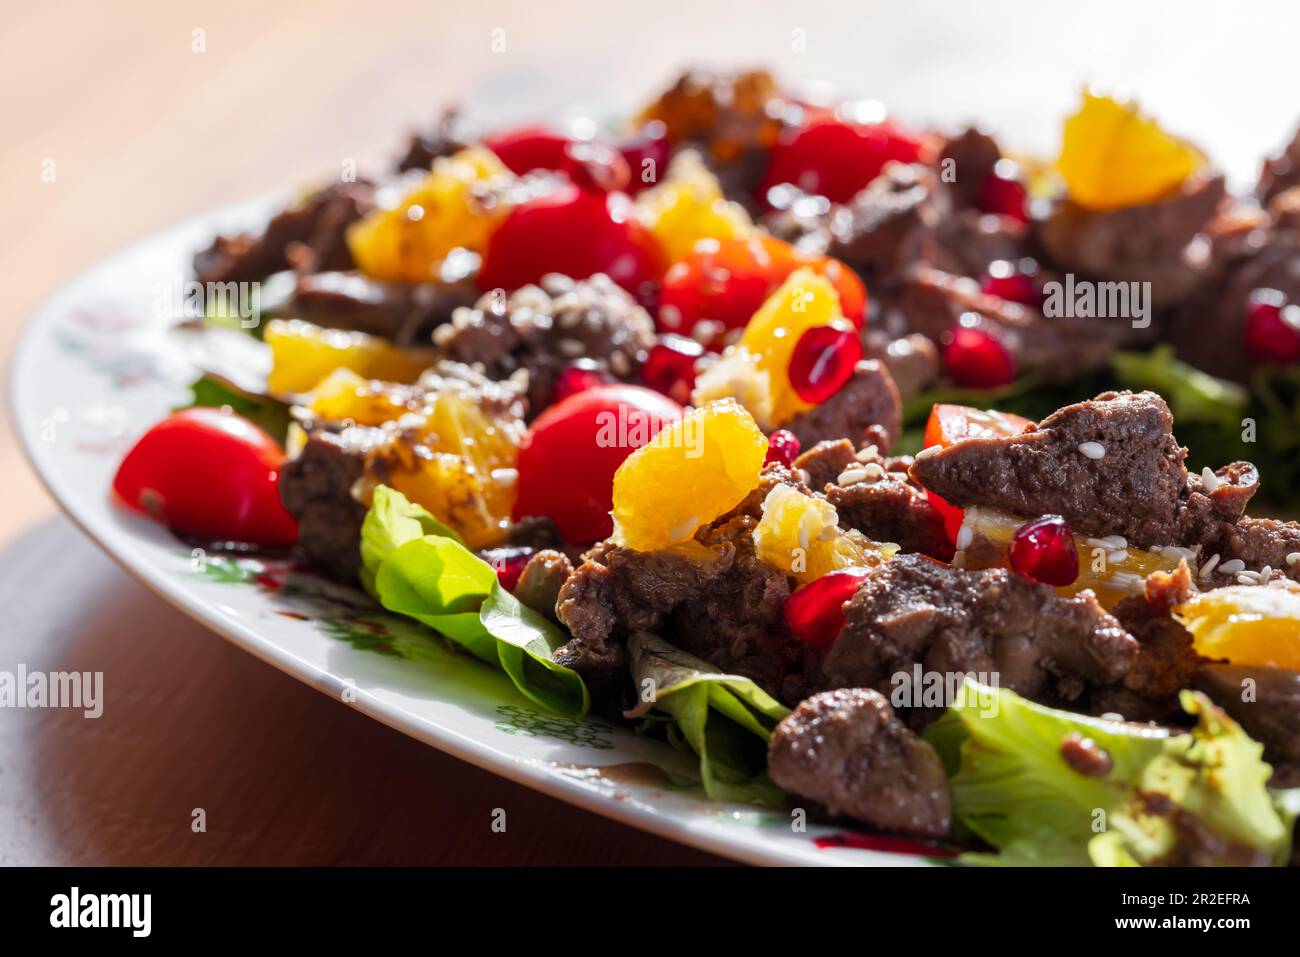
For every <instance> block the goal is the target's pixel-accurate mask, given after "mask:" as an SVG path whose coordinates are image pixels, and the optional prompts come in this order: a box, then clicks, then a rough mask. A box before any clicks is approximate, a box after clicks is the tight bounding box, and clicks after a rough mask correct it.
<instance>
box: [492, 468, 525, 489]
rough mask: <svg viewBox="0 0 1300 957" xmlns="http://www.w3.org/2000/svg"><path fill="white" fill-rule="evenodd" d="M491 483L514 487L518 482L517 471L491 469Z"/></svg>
mask: <svg viewBox="0 0 1300 957" xmlns="http://www.w3.org/2000/svg"><path fill="white" fill-rule="evenodd" d="M492 481H494V482H496V483H497V484H498V485H514V484H515V483H516V482H518V481H519V470H518V469H493V470H492Z"/></svg>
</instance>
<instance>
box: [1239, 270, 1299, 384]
mask: <svg viewBox="0 0 1300 957" xmlns="http://www.w3.org/2000/svg"><path fill="white" fill-rule="evenodd" d="M1246 348H1247V349H1248V350H1249V351H1250V354H1251V355H1252V356H1254V357H1255V358H1256V359H1258V360H1259V361H1260V362H1273V363H1277V364H1279V365H1289V364H1291V363H1293V362H1300V306H1298V305H1294V304H1292V303H1289V302H1287V297H1286V294H1285V293H1283V292H1280V291H1279V290H1277V289H1256V290H1255V291H1254V292H1252V293H1251V294H1250V300H1249V302H1248V304H1247V306H1246Z"/></svg>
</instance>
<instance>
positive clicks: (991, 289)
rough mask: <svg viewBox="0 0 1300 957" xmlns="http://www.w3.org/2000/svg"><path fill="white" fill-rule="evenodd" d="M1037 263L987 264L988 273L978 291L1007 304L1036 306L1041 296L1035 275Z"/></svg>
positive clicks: (1000, 262)
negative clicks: (1015, 303) (1004, 300)
mask: <svg viewBox="0 0 1300 957" xmlns="http://www.w3.org/2000/svg"><path fill="white" fill-rule="evenodd" d="M1037 272H1038V263H1036V262H1034V261H1033V260H1032V259H1022V260H1020V261H1019V262H1014V263H1013V262H1008V261H1007V260H1005V259H996V260H994V261H993V262H991V263H989V268H988V271H987V272H985V273H984V278H983V279H981V280H980V290H981V291H982V292H983V293H984V294H985V295H986V296H997V297H998V298H999V299H1006V300H1007V301H1008V302H1018V303H1021V304H1022V305H1026V306H1037V305H1039V303H1041V302H1042V300H1043V296H1042V293H1041V292H1039V289H1038V281H1037V278H1036V273H1037Z"/></svg>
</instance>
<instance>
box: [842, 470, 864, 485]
mask: <svg viewBox="0 0 1300 957" xmlns="http://www.w3.org/2000/svg"><path fill="white" fill-rule="evenodd" d="M866 480H867V470H866V469H845V470H844V471H843V472H841V473H840V475H839V478H837V479H836V480H835V484H836V485H857V484H858V483H859V482H865V481H866Z"/></svg>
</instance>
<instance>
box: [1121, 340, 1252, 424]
mask: <svg viewBox="0 0 1300 957" xmlns="http://www.w3.org/2000/svg"><path fill="white" fill-rule="evenodd" d="M1110 361H1111V366H1112V367H1113V368H1114V369H1115V374H1116V376H1117V377H1118V378H1119V381H1120V384H1122V385H1124V386H1125V387H1126V388H1129V389H1134V390H1142V389H1150V390H1151V391H1152V392H1158V393H1159V394H1160V395H1161V396H1163V397H1164V400H1165V401H1166V402H1168V403H1169V410H1170V411H1171V412H1173V414H1174V421H1175V422H1177V423H1178V427H1179V429H1183V428H1185V427H1186V426H1187V425H1189V424H1190V423H1205V424H1209V425H1217V426H1220V427H1222V428H1225V429H1227V430H1229V431H1230V432H1236V431H1238V430H1240V428H1241V417H1242V416H1243V415H1244V414H1245V412H1246V402H1247V398H1248V396H1247V393H1246V390H1245V389H1243V388H1242V387H1241V386H1239V385H1237V384H1236V383H1235V382H1227V381H1225V380H1223V379H1216V378H1215V377H1214V376H1212V375H1209V374H1208V373H1205V372H1202V371H1200V370H1199V369H1196V368H1194V367H1192V366H1190V365H1188V364H1187V363H1186V362H1181V361H1180V360H1178V359H1177V358H1175V357H1174V349H1173V346H1170V345H1162V346H1156V347H1155V348H1154V349H1152V350H1151V351H1150V352H1117V353H1115V355H1113V356H1111V360H1110Z"/></svg>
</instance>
